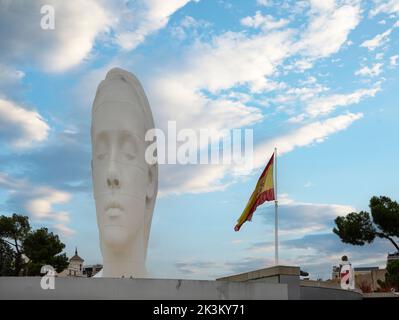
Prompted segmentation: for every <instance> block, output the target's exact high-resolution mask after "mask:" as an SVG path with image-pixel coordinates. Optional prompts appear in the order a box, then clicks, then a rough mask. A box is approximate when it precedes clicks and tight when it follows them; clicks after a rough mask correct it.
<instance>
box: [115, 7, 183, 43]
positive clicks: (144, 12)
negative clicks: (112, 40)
mask: <svg viewBox="0 0 399 320" xmlns="http://www.w3.org/2000/svg"><path fill="white" fill-rule="evenodd" d="M188 2H190V0H168V1H158V0H146V1H144V0H140V1H139V3H138V5H137V6H136V10H135V11H133V12H131V11H129V12H128V14H126V15H124V16H123V18H122V19H121V21H122V23H120V24H119V26H117V27H116V29H117V30H118V31H117V36H116V41H117V43H118V44H119V45H120V46H121V47H122V48H123V49H126V50H132V49H134V48H136V47H137V46H138V45H139V44H140V43H142V42H143V41H144V40H145V38H146V37H148V36H149V35H151V34H153V33H155V32H156V31H158V30H159V29H161V28H163V27H165V26H166V25H167V24H168V21H169V17H170V16H171V15H172V14H173V13H175V12H176V11H177V10H179V9H180V8H182V7H184V6H185V5H186V4H187V3H188ZM126 25H130V26H131V27H130V28H129V29H126Z"/></svg>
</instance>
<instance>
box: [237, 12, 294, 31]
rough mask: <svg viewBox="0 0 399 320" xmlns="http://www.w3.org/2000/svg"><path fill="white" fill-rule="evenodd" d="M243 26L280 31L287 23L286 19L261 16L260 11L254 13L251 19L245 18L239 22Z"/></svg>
mask: <svg viewBox="0 0 399 320" xmlns="http://www.w3.org/2000/svg"><path fill="white" fill-rule="evenodd" d="M240 23H241V24H242V25H243V26H246V27H251V28H256V29H258V28H259V29H262V30H264V31H266V30H273V29H280V28H282V27H284V26H286V25H287V24H288V23H289V21H288V20H287V19H280V20H277V19H275V18H274V17H273V16H271V15H265V16H264V15H262V13H261V12H260V11H256V13H255V15H254V16H253V17H250V16H248V17H245V18H242V19H241V20H240Z"/></svg>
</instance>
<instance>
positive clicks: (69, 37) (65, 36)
mask: <svg viewBox="0 0 399 320" xmlns="http://www.w3.org/2000/svg"><path fill="white" fill-rule="evenodd" d="M189 1H190V0H169V1H157V0H140V1H135V2H130V1H123V2H111V1H103V0H100V1H98V0H85V1H63V0H37V1H28V2H27V1H24V0H15V1H2V2H1V3H0V38H1V39H2V46H3V47H5V48H7V50H2V51H1V52H0V59H2V60H3V61H8V62H11V63H19V64H21V65H27V64H28V63H29V64H33V65H35V66H36V65H38V66H40V67H41V68H42V69H44V70H46V71H49V72H61V71H65V70H67V69H70V68H72V67H74V66H76V65H78V64H79V63H81V62H82V61H84V60H85V59H87V58H89V57H90V54H91V53H92V49H93V47H94V44H95V41H96V40H98V39H100V40H102V41H103V42H105V43H108V42H111V41H114V42H116V43H117V44H118V45H119V46H120V47H122V48H123V49H126V50H132V49H134V48H136V47H137V46H138V45H139V44H140V43H142V42H143V41H144V40H145V39H146V37H147V36H149V35H151V34H153V33H155V32H156V31H158V30H159V29H161V28H163V27H165V26H166V25H167V23H168V21H169V17H170V16H171V15H172V14H173V13H174V12H175V11H177V10H178V9H180V8H181V7H183V6H184V5H186V4H187V3H188V2H189ZM43 5H51V6H53V7H54V9H55V29H54V30H43V29H41V27H40V22H41V19H42V17H43V16H42V15H41V14H40V8H41V7H42V6H43ZM111 31H112V32H111Z"/></svg>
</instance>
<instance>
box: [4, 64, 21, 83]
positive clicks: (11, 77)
mask: <svg viewBox="0 0 399 320" xmlns="http://www.w3.org/2000/svg"><path fill="white" fill-rule="evenodd" d="M24 77H25V73H24V72H23V71H21V70H16V69H13V68H11V67H10V66H8V65H3V64H0V88H1V87H3V86H9V85H13V84H16V83H18V82H20V81H21V80H22V79H23V78H24Z"/></svg>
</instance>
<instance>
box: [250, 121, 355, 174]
mask: <svg viewBox="0 0 399 320" xmlns="http://www.w3.org/2000/svg"><path fill="white" fill-rule="evenodd" d="M362 117H363V114H362V113H347V114H343V115H340V116H337V117H333V118H329V119H327V120H324V121H316V122H312V123H309V124H306V125H303V126H302V127H299V128H298V129H295V130H293V131H291V132H289V133H286V134H283V135H281V136H278V137H276V138H273V139H271V140H269V141H266V142H264V143H262V144H260V145H258V146H256V147H255V148H254V168H260V167H262V166H264V165H265V161H266V160H267V159H266V158H267V157H268V156H267V155H270V154H272V153H273V150H274V147H277V148H278V153H279V154H280V155H282V154H285V153H288V152H291V151H293V150H294V149H296V148H300V147H304V146H308V145H311V144H315V143H321V142H323V141H325V140H326V139H327V138H328V137H329V136H330V135H332V134H334V133H337V132H339V131H342V130H345V129H347V128H348V127H349V126H350V125H351V124H352V123H353V122H354V121H356V120H359V119H360V118H362Z"/></svg>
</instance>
